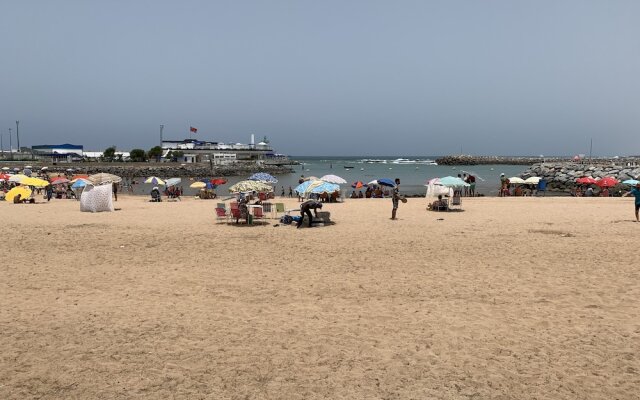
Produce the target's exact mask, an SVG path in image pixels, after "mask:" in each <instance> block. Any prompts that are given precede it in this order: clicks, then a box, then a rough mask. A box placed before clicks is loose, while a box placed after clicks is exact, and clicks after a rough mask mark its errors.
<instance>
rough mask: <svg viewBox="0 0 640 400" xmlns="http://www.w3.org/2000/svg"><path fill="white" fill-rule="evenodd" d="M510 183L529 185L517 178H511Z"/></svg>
mask: <svg viewBox="0 0 640 400" xmlns="http://www.w3.org/2000/svg"><path fill="white" fill-rule="evenodd" d="M509 183H513V184H523V183H527V182H526V181H525V180H524V179H522V178H519V177H517V176H514V177H511V178H509Z"/></svg>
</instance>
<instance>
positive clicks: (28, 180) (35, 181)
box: [20, 178, 49, 187]
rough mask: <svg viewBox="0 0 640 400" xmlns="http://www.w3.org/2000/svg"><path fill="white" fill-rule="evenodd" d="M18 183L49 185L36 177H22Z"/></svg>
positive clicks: (35, 185) (37, 185)
mask: <svg viewBox="0 0 640 400" xmlns="http://www.w3.org/2000/svg"><path fill="white" fill-rule="evenodd" d="M20 184H21V185H23V186H33V187H45V186H49V182H47V181H45V180H44V179H38V178H24V179H22V180H21V181H20Z"/></svg>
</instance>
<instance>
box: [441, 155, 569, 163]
mask: <svg viewBox="0 0 640 400" xmlns="http://www.w3.org/2000/svg"><path fill="white" fill-rule="evenodd" d="M564 160H566V159H564ZM553 161H563V159H560V158H558V159H553ZM436 162H437V163H438V165H493V164H500V165H532V164H535V163H539V162H540V157H501V156H471V155H464V154H460V155H453V156H444V157H440V158H438V159H436Z"/></svg>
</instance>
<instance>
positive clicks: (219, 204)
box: [216, 203, 227, 210]
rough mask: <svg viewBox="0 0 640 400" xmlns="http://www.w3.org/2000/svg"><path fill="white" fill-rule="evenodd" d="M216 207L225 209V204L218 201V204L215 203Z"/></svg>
mask: <svg viewBox="0 0 640 400" xmlns="http://www.w3.org/2000/svg"><path fill="white" fill-rule="evenodd" d="M216 207H217V208H222V209H225V210H226V209H227V206H226V205H225V204H224V203H218V204H216Z"/></svg>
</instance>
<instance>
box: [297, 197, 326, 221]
mask: <svg viewBox="0 0 640 400" xmlns="http://www.w3.org/2000/svg"><path fill="white" fill-rule="evenodd" d="M318 208H320V209H321V208H322V203H321V202H319V201H316V200H307V201H305V202H304V203H302V204H300V221H298V225H297V226H296V228H300V227H301V226H302V222H303V221H304V215H305V214H307V218H309V228H311V225H313V216H312V215H311V210H313V212H314V213H315V214H316V217H317V216H318Z"/></svg>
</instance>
